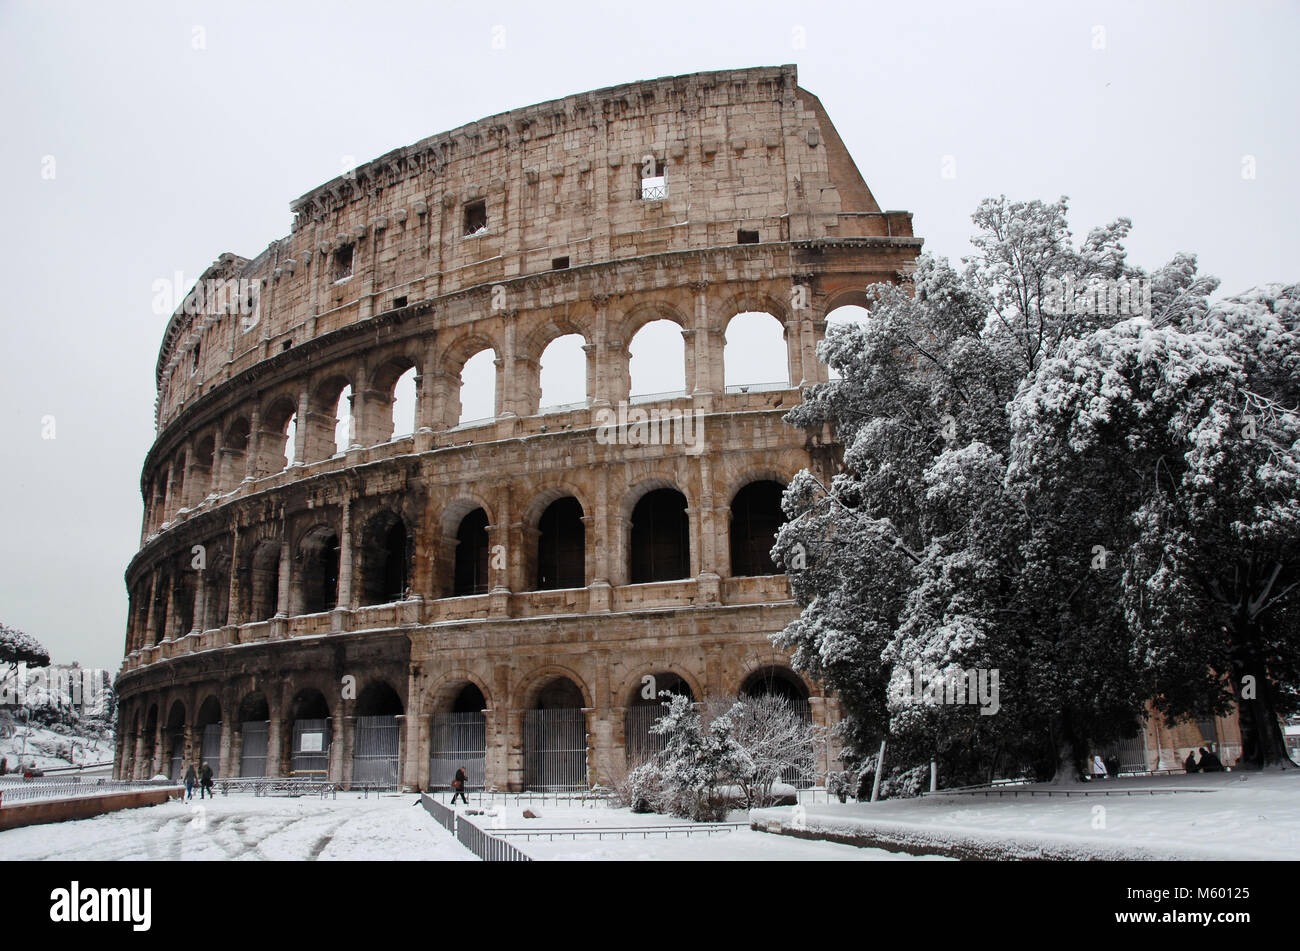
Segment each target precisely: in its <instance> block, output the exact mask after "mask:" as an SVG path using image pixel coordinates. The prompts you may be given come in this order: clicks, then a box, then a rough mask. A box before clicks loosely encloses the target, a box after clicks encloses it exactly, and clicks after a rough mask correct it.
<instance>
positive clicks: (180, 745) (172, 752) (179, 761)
mask: <svg viewBox="0 0 1300 951" xmlns="http://www.w3.org/2000/svg"><path fill="white" fill-rule="evenodd" d="M166 736H167V751H168V755H169V756H170V757H171V759H170V762H169V765H168V769H167V778H168V779H170V780H171V781H172V782H174V783H179V782H180V781H181V780H182V779H183V778H184V777H185V704H183V703H181V702H180V701H179V700H177V701H175V702H174V703H173V704H172V708H171V711H170V712H169V713H168V714H167V731H166Z"/></svg>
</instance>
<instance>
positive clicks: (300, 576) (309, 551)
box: [293, 522, 348, 614]
mask: <svg viewBox="0 0 1300 951" xmlns="http://www.w3.org/2000/svg"><path fill="white" fill-rule="evenodd" d="M295 549H296V551H295V556H294V561H295V563H296V567H297V571H296V572H295V578H294V586H293V587H294V596H295V602H296V610H294V612H293V613H295V614H319V613H321V612H322V611H330V610H333V609H334V608H335V607H337V606H338V605H339V601H340V598H341V597H346V596H347V594H348V593H347V592H341V591H339V574H340V570H339V569H340V567H341V566H340V564H339V557H340V547H339V534H338V529H336V528H335V527H334V524H333V523H332V522H317V523H316V524H314V525H312V526H311V527H310V528H308V529H306V530H305V531H304V532H302V533H301V534H300V535H299V540H298V544H297V545H296V546H295Z"/></svg>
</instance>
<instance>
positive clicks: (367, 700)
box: [357, 681, 402, 717]
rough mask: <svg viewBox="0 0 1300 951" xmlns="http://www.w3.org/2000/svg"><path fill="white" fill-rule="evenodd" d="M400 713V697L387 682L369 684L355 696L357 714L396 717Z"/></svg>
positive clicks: (361, 715) (360, 715)
mask: <svg viewBox="0 0 1300 951" xmlns="http://www.w3.org/2000/svg"><path fill="white" fill-rule="evenodd" d="M401 715H402V698H401V697H399V696H398V695H397V691H396V690H394V689H393V688H392V687H390V686H389V685H388V684H386V683H384V682H383V681H380V682H378V683H373V684H370V685H369V686H367V687H366V689H364V690H362V691H361V695H360V696H359V697H357V716H359V717H396V716H401Z"/></svg>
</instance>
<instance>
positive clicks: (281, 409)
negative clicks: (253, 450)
mask: <svg viewBox="0 0 1300 951" xmlns="http://www.w3.org/2000/svg"><path fill="white" fill-rule="evenodd" d="M260 420H261V423H260V425H261V431H260V432H259V433H258V439H257V445H258V450H257V455H258V459H257V474H258V475H259V476H265V475H274V474H275V473H277V472H280V471H282V470H284V469H286V468H288V467H289V466H290V465H292V464H293V461H294V460H293V454H292V453H293V452H296V448H297V444H296V442H295V440H297V439H298V438H299V436H298V428H299V427H298V401H297V399H296V398H295V397H293V396H291V395H290V394H289V393H287V392H282V393H278V394H276V395H274V396H271V397H269V398H268V399H267V400H266V401H265V402H264V403H263V408H262V411H261V414H260ZM291 424H292V428H291Z"/></svg>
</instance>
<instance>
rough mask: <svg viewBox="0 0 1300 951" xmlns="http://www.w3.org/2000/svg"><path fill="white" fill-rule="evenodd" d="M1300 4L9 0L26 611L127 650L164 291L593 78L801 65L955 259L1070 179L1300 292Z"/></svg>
mask: <svg viewBox="0 0 1300 951" xmlns="http://www.w3.org/2000/svg"><path fill="white" fill-rule="evenodd" d="M1298 11H1300V6H1297V4H1295V3H1281V2H1278V3H1262V2H1243V3H1232V4H1227V3H1197V2H1186V0H1179V2H1170V3H1143V4H1133V3H1095V2H1088V3H1077V4H1072V5H1070V6H1068V7H1066V6H1064V5H1062V4H1056V3H1052V4H1028V3H1026V4H1012V3H1000V4H993V3H977V2H969V0H959V2H952V3H916V2H910V0H909V2H906V3H899V2H897V0H892V2H888V3H870V2H861V0H857V2H849V3H843V4H830V3H826V4H817V3H792V2H790V3H764V2H759V0H749V2H743V3H727V4H722V3H708V2H701V0H694V2H689V3H671V2H666V0H655V2H653V3H639V2H638V3H631V4H621V5H616V4H599V5H598V4H595V3H593V4H591V5H589V6H588V5H579V4H573V3H565V2H563V0H552V2H548V3H535V2H534V3H527V4H523V3H521V4H505V3H492V2H483V3H476V4H472V5H456V6H455V7H451V6H450V5H447V4H442V3H409V4H398V3H387V2H382V0H367V2H365V3H355V2H353V3H330V2H319V0H317V2H310V3H288V2H280V0H277V2H274V3H243V2H230V0H223V2H220V3H212V4H204V3H195V4H176V5H172V4H167V5H163V4H153V3H143V2H134V0H133V2H130V3H127V2H116V3H101V2H85V3H12V2H0V85H2V87H3V89H4V90H5V96H4V100H3V106H0V110H2V112H0V115H2V116H3V130H2V133H3V134H0V182H2V183H3V184H2V185H0V188H3V190H4V202H3V208H4V217H3V221H4V225H5V227H4V228H3V233H2V234H0V268H2V269H3V270H0V277H2V278H3V286H4V288H5V289H6V292H7V297H6V299H5V302H4V307H3V311H2V313H3V317H2V320H3V325H2V326H3V330H2V331H0V333H2V334H3V338H2V340H3V347H2V348H0V354H2V355H3V361H4V363H3V372H2V373H0V400H2V404H0V405H3V407H4V409H3V411H0V445H3V447H4V463H3V465H2V466H0V506H3V507H2V508H0V516H2V521H0V524H2V525H3V544H0V620H3V621H5V622H6V623H8V624H10V625H13V626H17V627H19V628H21V629H23V630H25V631H27V632H29V633H31V634H33V635H35V636H37V637H38V638H40V639H41V640H42V641H43V642H44V643H45V644H46V645H47V646H48V647H49V648H50V649H51V651H52V653H53V654H54V656H55V660H57V661H71V660H74V659H75V660H80V661H81V662H82V663H83V664H87V665H92V666H104V667H108V668H110V669H115V668H116V667H117V666H118V664H119V663H120V660H121V655H122V644H123V633H124V626H125V618H126V596H125V591H124V587H123V581H122V574H123V570H124V569H125V567H126V564H127V562H128V560H129V559H130V557H131V555H132V554H133V553H134V551H135V550H136V547H137V543H138V541H139V527H140V515H141V503H140V495H139V475H140V464H141V462H142V461H143V459H144V454H145V451H146V450H147V449H148V447H149V444H150V442H151V440H152V435H153V434H152V415H153V400H154V387H153V367H154V361H155V359H156V357H157V353H158V347H159V343H160V340H161V335H162V331H163V327H164V324H165V322H166V317H164V316H159V315H155V314H154V313H153V312H152V310H151V299H152V294H151V285H152V283H153V282H154V281H155V280H157V279H159V278H163V277H168V276H170V275H172V274H173V273H174V272H176V271H181V272H183V273H184V274H185V275H187V276H189V277H190V278H193V277H196V276H197V275H198V274H199V273H201V272H202V270H203V269H204V268H205V267H206V266H207V265H208V264H209V263H211V262H212V261H213V260H214V259H215V258H216V257H217V256H218V255H219V254H220V253H221V252H223V251H233V252H236V253H239V254H243V255H246V256H249V257H252V256H254V255H255V254H257V253H258V252H259V251H261V250H262V249H263V248H265V247H266V245H267V243H268V242H270V241H271V240H273V239H275V238H278V237H281V236H283V235H285V234H287V233H288V231H289V224H290V215H289V201H290V200H291V199H293V198H295V197H297V196H298V195H301V194H302V193H303V192H305V191H307V190H309V189H311V188H313V187H314V186H316V185H318V184H320V183H322V182H324V181H326V180H328V179H330V178H332V177H334V176H335V175H337V174H339V173H340V172H341V171H342V170H343V169H344V168H345V167H346V166H350V165H353V164H356V163H359V162H364V161H366V160H368V159H370V158H374V157H376V156H378V155H381V154H383V153H384V152H387V151H388V150H390V149H392V148H395V147H397V146H400V145H404V144H408V143H410V142H414V141H416V140H418V139H420V138H422V137H424V136H427V135H430V134H432V133H435V132H439V131H443V130H446V129H450V128H453V127H455V126H458V125H461V124H462V123H465V122H469V121H472V120H474V119H478V118H481V117H483V116H487V115H491V114H494V113H497V112H502V111H504V110H507V109H512V108H515V107H518V106H524V105H528V104H531V103H535V102H541V101H544V100H547V99H553V98H557V97H561V96H565V95H568V94H570V93H575V92H582V91H585V90H588V89H594V88H598V87H601V86H608V85H613V84H617V83H622V82H628V81H633V80H638V79H648V78H653V77H657V76H665V75H674V74H679V73H689V72H696V71H699V70H708V69H729V68H736V67H745V66H760V65H764V66H767V65H779V64H782V63H790V62H793V63H797V64H798V66H799V78H800V83H801V85H803V86H804V87H805V88H807V89H809V90H811V91H812V92H814V93H816V94H817V95H818V96H820V97H821V100H822V102H823V104H824V105H825V106H826V108H827V110H828V112H829V113H830V116H831V118H832V119H833V121H834V122H835V123H836V125H837V127H838V129H839V132H840V134H841V136H842V137H843V138H844V141H845V143H846V145H847V146H848V148H849V151H850V153H851V154H852V155H853V156H854V158H855V159H856V160H857V163H858V166H859V168H860V169H861V170H862V173H863V175H864V177H865V178H866V180H867V183H868V185H870V187H871V189H872V191H873V192H874V193H875V195H876V198H877V200H878V201H879V202H880V204H881V205H882V206H883V207H884V208H888V209H907V210H910V211H912V212H913V213H914V214H915V228H916V233H917V234H918V235H921V236H923V237H924V238H925V239H926V247H927V248H928V249H929V250H931V251H933V252H936V253H941V254H947V255H950V256H953V257H957V256H959V255H961V254H963V253H966V252H967V251H968V245H967V238H968V236H969V233H970V220H969V219H970V213H971V211H972V210H973V209H974V207H975V205H976V203H977V202H978V201H979V199H980V198H982V197H985V196H990V195H998V194H1001V193H1005V194H1007V195H1009V196H1011V197H1015V198H1035V197H1037V198H1044V199H1052V198H1055V197H1057V196H1059V195H1062V194H1065V195H1069V196H1070V199H1071V204H1072V214H1071V220H1072V222H1073V225H1074V230H1075V233H1076V235H1079V236H1081V235H1082V234H1084V233H1085V232H1086V230H1087V229H1088V228H1089V227H1091V226H1093V225H1096V224H1099V223H1102V222H1103V221H1106V220H1109V219H1111V218H1114V217H1116V216H1119V215H1128V216H1129V217H1131V218H1132V219H1133V221H1134V226H1135V227H1134V232H1133V235H1132V238H1131V240H1130V242H1129V247H1130V251H1131V257H1132V260H1133V261H1134V262H1136V263H1138V264H1141V265H1143V266H1146V267H1153V266H1156V265H1158V264H1160V263H1162V262H1163V261H1165V260H1166V259H1168V258H1169V256H1170V255H1172V254H1173V253H1174V252H1175V251H1178V250H1184V249H1185V250H1189V251H1194V252H1197V253H1198V254H1199V255H1200V259H1201V264H1202V267H1203V269H1204V270H1206V271H1209V272H1210V273H1213V274H1217V275H1218V276H1220V277H1221V278H1222V279H1223V281H1224V289H1225V290H1226V291H1237V290H1241V289H1244V288H1246V287H1248V286H1250V285H1252V284H1256V283H1262V282H1265V281H1277V280H1292V281H1294V280H1297V279H1300V273H1297V271H1298V269H1300V268H1298V265H1297V262H1298V261H1300V225H1297V214H1296V212H1297V206H1298V204H1300V203H1298V202H1297V198H1298V197H1300V188H1298V186H1297V179H1296V171H1297V169H1298V168H1300V154H1297V153H1298V145H1300V142H1298V140H1300V133H1298V132H1297V129H1298V128H1300V123H1297V101H1298V100H1300V97H1298V96H1297V92H1298V90H1297V73H1298V72H1300V67H1297V65H1296V63H1297V57H1296V55H1295V43H1296V38H1297V36H1298V35H1300V31H1298V30H1297V27H1300V12H1298ZM196 31H200V32H196ZM494 38H496V39H497V40H498V41H499V42H500V41H503V44H500V45H503V47H504V48H501V49H497V48H494V45H493V41H494ZM801 39H802V45H800V41H801ZM199 40H201V41H202V42H201V43H200V42H199ZM1099 45H1100V47H1101V48H1097V47H1098V46H1099ZM196 46H202V47H204V48H196ZM946 156H951V158H952V162H951V163H950V166H949V167H952V168H955V171H956V175H955V177H944V175H943V170H944V167H945V157H946ZM1246 156H1253V159H1254V165H1255V170H1256V176H1255V178H1254V179H1253V180H1252V179H1247V178H1243V174H1242V169H1243V161H1244V160H1245V157H1246ZM48 157H52V158H53V169H54V177H53V178H49V177H45V176H43V174H42V173H43V171H45V172H46V176H48V171H49V169H50V167H51V166H50V162H49V158H48ZM47 415H52V416H54V417H55V425H56V429H55V438H54V439H52V440H49V439H42V418H43V417H45V416H47Z"/></svg>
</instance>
